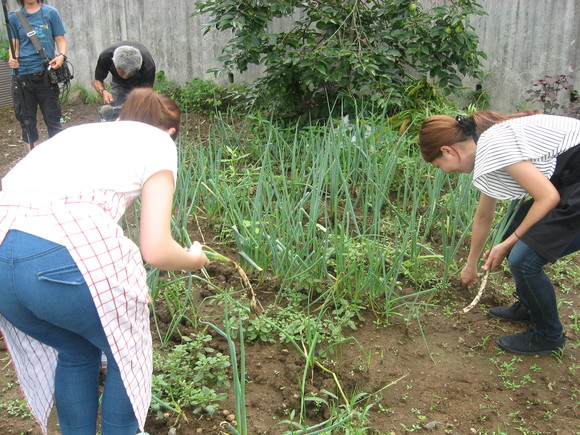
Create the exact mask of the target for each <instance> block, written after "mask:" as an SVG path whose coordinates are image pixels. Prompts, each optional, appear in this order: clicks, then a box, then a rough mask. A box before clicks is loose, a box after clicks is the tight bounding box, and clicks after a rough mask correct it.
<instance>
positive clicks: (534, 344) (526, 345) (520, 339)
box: [497, 329, 565, 355]
mask: <svg viewBox="0 0 580 435" xmlns="http://www.w3.org/2000/svg"><path fill="white" fill-rule="evenodd" d="M497 342H498V344H499V345H500V347H502V348H503V349H505V350H507V351H509V352H512V353H518V354H521V355H551V354H552V353H554V352H559V351H561V350H562V349H564V342H565V340H564V336H563V335H562V336H561V337H560V338H558V339H557V340H546V339H545V338H544V337H542V336H541V335H538V334H537V333H536V332H534V331H532V330H531V329H528V330H527V331H525V332H521V333H519V334H516V335H506V336H505V337H501V338H500V339H499V340H498V341H497Z"/></svg>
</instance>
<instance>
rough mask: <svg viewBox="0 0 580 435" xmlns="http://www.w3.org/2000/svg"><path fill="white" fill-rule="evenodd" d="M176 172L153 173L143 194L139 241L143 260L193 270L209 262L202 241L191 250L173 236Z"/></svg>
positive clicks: (161, 265)
mask: <svg viewBox="0 0 580 435" xmlns="http://www.w3.org/2000/svg"><path fill="white" fill-rule="evenodd" d="M173 191H174V185H173V175H172V173H171V172H170V171H160V172H157V173H155V174H153V175H152V176H151V177H149V179H148V180H147V181H146V182H145V184H144V185H143V189H142V194H141V222H140V242H141V255H142V256H143V260H145V261H146V262H147V263H149V264H151V265H152V266H155V267H157V268H159V269H162V270H184V271H187V272H194V271H196V270H198V269H201V268H202V267H204V266H206V265H208V264H209V260H208V259H207V257H206V256H205V254H204V253H203V251H202V250H201V245H200V244H199V243H194V245H193V246H192V247H191V248H190V250H189V251H187V250H185V249H184V248H183V247H182V246H180V245H179V244H178V243H177V242H176V241H175V240H174V239H173V237H172V236H171V212H172V209H171V207H172V202H173Z"/></svg>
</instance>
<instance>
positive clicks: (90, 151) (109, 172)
mask: <svg viewBox="0 0 580 435" xmlns="http://www.w3.org/2000/svg"><path fill="white" fill-rule="evenodd" d="M161 170H169V171H171V172H172V173H173V176H174V181H175V177H176V173H177V152H176V148H175V144H174V142H173V141H172V140H171V138H170V137H169V136H168V135H167V133H165V132H163V131H161V130H160V129H158V128H155V127H152V126H150V125H148V124H143V123H139V122H133V121H118V122H108V123H95V124H84V125H81V126H78V127H71V128H68V129H65V130H63V131H62V132H61V133H59V135H58V140H49V141H46V142H44V143H43V144H42V145H40V146H38V147H36V148H34V149H33V150H32V151H31V152H30V153H29V154H28V155H27V156H26V158H24V159H23V160H21V161H20V162H19V163H18V164H17V165H16V166H15V167H14V168H13V169H12V170H11V171H10V172H9V173H8V174H7V175H6V176H5V177H4V178H3V179H2V191H1V192H0V196H1V195H2V194H6V195H8V194H9V195H10V196H13V195H17V196H19V197H21V198H22V197H26V198H27V199H29V200H32V201H33V202H35V203H47V202H50V201H52V200H54V199H58V198H62V197H65V196H70V195H74V194H78V193H86V192H91V191H111V192H116V193H120V194H126V195H130V196H132V197H137V196H138V195H139V194H140V193H141V188H142V186H143V184H144V183H145V181H147V179H148V178H149V177H150V176H151V175H153V174H154V173H156V172H159V171H161ZM50 225H51V224H50V223H49V222H48V221H47V219H45V218H44V217H43V216H42V215H40V216H33V217H19V218H17V219H16V221H15V222H14V224H13V225H12V228H13V229H18V230H21V231H25V232H28V233H30V234H34V235H36V236H39V237H43V238H45V239H47V240H51V241H53V242H55V243H60V244H62V240H59V239H56V238H55V233H54V231H52V230H51V228H50Z"/></svg>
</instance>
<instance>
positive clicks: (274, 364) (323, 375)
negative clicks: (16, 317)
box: [0, 98, 580, 435]
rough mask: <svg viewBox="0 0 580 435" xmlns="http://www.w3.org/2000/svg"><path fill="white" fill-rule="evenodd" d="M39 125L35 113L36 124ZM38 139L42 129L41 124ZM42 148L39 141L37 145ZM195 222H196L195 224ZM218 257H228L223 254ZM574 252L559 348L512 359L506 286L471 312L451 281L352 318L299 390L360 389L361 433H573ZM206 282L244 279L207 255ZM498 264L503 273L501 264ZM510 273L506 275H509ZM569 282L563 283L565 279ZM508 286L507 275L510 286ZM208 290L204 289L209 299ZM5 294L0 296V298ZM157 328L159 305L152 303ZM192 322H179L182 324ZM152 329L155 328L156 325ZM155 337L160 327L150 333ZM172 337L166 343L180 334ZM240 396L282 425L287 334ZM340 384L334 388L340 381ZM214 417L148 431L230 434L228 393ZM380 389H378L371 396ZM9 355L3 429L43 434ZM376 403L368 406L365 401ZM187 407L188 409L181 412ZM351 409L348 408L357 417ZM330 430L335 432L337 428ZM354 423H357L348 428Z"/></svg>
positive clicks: (0, 403)
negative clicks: (504, 343)
mask: <svg viewBox="0 0 580 435" xmlns="http://www.w3.org/2000/svg"><path fill="white" fill-rule="evenodd" d="M97 107H98V106H97V105H94V104H93V105H85V104H81V103H78V102H77V103H75V102H74V98H73V102H71V103H69V104H67V105H65V106H64V108H63V109H64V110H63V112H64V119H65V124H64V127H65V128H68V127H71V126H74V125H77V124H83V123H87V122H98V117H97ZM40 124H42V123H40ZM209 124H210V120H208V119H203V118H199V117H197V118H196V119H195V122H189V123H188V125H189V126H193V127H190V128H192V129H197V131H192V133H194V134H195V137H198V134H200V133H201V135H203V134H204V131H203V130H204V129H206V128H207V126H208V125H209ZM0 132H1V136H0V176H3V175H4V174H5V173H6V172H8V170H10V168H11V167H12V166H13V165H15V164H16V163H17V162H18V161H19V160H20V159H21V158H22V157H24V156H25V155H26V147H25V145H24V144H23V143H22V141H21V140H20V129H19V126H18V123H17V122H16V120H15V119H14V115H13V112H12V109H11V108H3V109H0ZM42 135H43V136H42V137H44V138H45V137H46V132H45V131H44V132H43V133H42ZM41 146H42V145H41ZM200 225H203V224H200ZM193 232H197V234H193V235H192V239H198V240H201V241H204V242H205V243H207V244H210V245H211V242H212V238H211V228H209V227H208V228H204V227H203V226H201V227H196V229H194V230H193ZM226 255H234V253H233V252H229V253H227V252H226ZM579 264H580V257H578V256H576V257H574V258H573V259H572V260H568V262H567V263H566V267H562V268H559V269H551V270H550V273H551V274H553V275H556V274H557V275H558V276H557V277H556V276H555V282H556V286H557V291H558V298H559V300H560V316H561V319H562V321H563V323H564V324H565V329H566V331H565V332H566V336H567V347H566V350H565V352H564V354H563V355H561V356H559V357H553V356H542V357H518V356H515V355H511V354H506V353H504V352H502V351H501V350H500V349H499V348H498V347H497V344H496V341H497V338H498V337H500V336H502V335H506V334H512V333H517V332H519V331H522V330H524V329H525V328H526V325H523V324H515V323H508V322H502V321H499V320H496V319H492V318H490V317H489V316H488V315H487V314H486V310H487V308H488V307H489V306H491V305H494V304H498V303H503V304H505V303H511V301H510V298H509V296H508V295H509V290H508V291H506V289H505V287H504V288H503V290H500V288H498V287H499V286H496V285H494V283H493V282H491V280H490V283H488V288H487V290H486V293H485V294H484V296H483V298H482V300H481V302H480V303H479V304H478V305H477V306H476V307H475V308H474V309H473V310H472V311H471V312H469V313H467V314H459V310H460V309H461V308H463V307H464V306H466V305H467V304H468V303H469V302H470V301H471V300H472V299H473V297H474V293H475V290H467V289H464V288H461V286H460V285H459V284H458V283H457V282H455V283H454V284H453V285H451V286H450V288H449V289H448V291H447V292H446V295H442V296H441V297H440V298H438V299H437V304H435V305H434V306H432V307H430V308H428V309H425V310H421V311H420V312H419V317H416V316H409V315H408V314H409V313H402V314H403V316H397V315H395V316H391V318H390V319H389V322H388V324H387V323H386V322H385V321H384V319H377V318H376V317H375V316H374V315H373V314H372V313H371V312H368V313H367V314H366V316H365V318H364V319H361V320H360V321H358V322H357V325H356V326H357V329H356V330H352V331H346V333H347V334H348V335H349V336H351V337H352V338H354V340H349V341H348V342H347V343H346V344H343V345H342V346H341V347H340V348H338V349H336V353H335V354H334V355H333V356H331V357H330V358H329V359H327V360H324V361H322V363H323V364H324V369H322V368H320V367H315V368H314V369H308V370H307V377H306V383H307V385H306V387H305V389H306V391H307V392H311V393H314V394H317V395H318V396H319V397H322V398H328V395H327V393H326V391H328V392H332V394H336V395H337V396H338V397H339V402H340V403H343V399H342V396H341V393H340V390H342V391H343V392H344V394H345V397H346V398H347V400H350V399H352V398H353V397H355V395H356V394H358V393H369V394H370V395H369V396H367V400H366V401H363V402H362V404H361V405H359V407H358V408H357V409H358V410H360V411H362V410H364V407H365V406H366V405H368V406H369V409H368V412H367V413H366V418H367V420H366V421H364V422H363V421H361V422H360V425H359V427H367V429H366V430H361V431H360V432H357V433H369V434H403V433H406V432H411V431H421V432H423V431H426V432H430V433H434V434H472V433H479V434H500V433H501V434H516V433H518V434H540V433H541V434H554V433H560V434H578V433H579V431H580V426H579V422H580V402H579V400H580V380H579V376H578V372H579V368H580V358H579V357H580V347H579V345H578V344H579V342H580V332H579V330H578V328H579V322H580V319H578V313H580V297H579V295H578V289H577V285H578V282H579V278H578V277H579V275H580V267H579ZM208 273H209V276H210V277H211V280H212V282H213V283H214V284H215V285H216V286H217V287H219V288H230V287H237V288H241V285H240V280H239V276H237V273H236V271H235V270H233V269H232V268H229V267H226V266H224V265H215V264H212V265H210V267H209V268H208ZM501 273H502V274H505V272H501ZM505 275H506V282H507V283H509V282H510V281H509V276H507V274H505ZM569 284H572V287H571V288H570V285H569ZM508 285H509V284H508ZM255 290H256V292H257V296H258V299H259V300H260V301H261V302H262V304H263V305H267V304H268V303H274V297H275V294H276V292H277V287H276V285H275V283H274V282H273V281H272V282H270V281H268V280H266V281H265V282H260V283H257V282H256V283H255ZM212 292H213V290H212V286H210V285H205V286H202V287H200V289H199V292H198V298H199V301H200V305H201V309H200V310H201V311H200V315H201V316H202V317H204V318H207V319H210V320H211V321H218V320H219V314H220V313H219V306H217V305H211V304H205V303H204V304H202V300H204V298H207V297H208V296H211V294H212ZM206 300H207V299H206ZM0 303H1V301H0ZM157 309H158V312H159V315H158V322H159V325H160V329H161V330H163V328H164V327H166V326H164V322H168V321H169V320H170V319H169V318H168V316H167V315H164V310H163V306H162V304H161V303H160V302H159V305H158V306H157ZM190 327H191V326H190V325H187V324H186V323H184V324H183V325H181V331H180V332H181V333H182V334H183V333H187V332H188V328H190ZM152 330H155V329H154V328H152ZM154 337H155V339H156V342H157V343H158V342H159V340H158V339H157V334H154ZM179 341H180V338H179V336H175V337H173V340H172V341H170V344H171V343H178V342H179ZM210 345H211V346H212V347H213V348H214V349H217V350H219V351H221V352H223V353H225V354H229V352H228V348H227V344H226V343H225V342H224V340H222V339H221V338H220V337H219V336H217V335H214V338H213V340H212V342H211V343H210ZM245 351H246V370H247V374H246V382H247V384H246V406H247V422H248V423H247V425H248V434H250V435H256V434H282V433H284V431H285V430H288V428H289V426H288V425H286V424H283V423H281V422H282V421H284V420H288V419H289V412H290V410H291V409H299V407H300V403H299V398H300V386H299V385H300V381H301V379H302V374H303V372H304V366H305V361H304V359H303V358H302V357H301V356H300V354H299V353H298V352H297V350H296V349H295V348H293V347H292V346H291V345H289V344H269V343H258V344H251V345H246V349H245ZM339 385H340V389H339V388H338V386H339ZM229 393H230V394H229V398H228V399H227V400H226V401H225V402H224V404H223V406H222V407H221V408H220V409H219V410H218V411H216V412H215V413H214V414H213V415H201V416H199V415H194V414H193V413H191V411H190V410H189V411H188V412H186V413H185V416H183V415H182V416H181V417H180V418H177V416H176V415H174V414H172V413H170V412H167V413H165V414H163V415H162V416H159V415H156V414H154V413H151V415H150V416H149V417H148V420H147V425H146V428H145V429H146V432H148V433H149V434H151V435H165V434H176V435H186V434H187V435H188V434H208V435H213V434H222V433H223V434H227V433H231V432H229V431H228V429H227V422H228V421H231V420H232V419H233V418H234V417H235V416H234V412H233V410H234V403H233V399H232V394H231V393H232V392H231V391H229ZM372 393H377V394H372ZM22 403H23V402H22V395H21V393H20V390H19V387H18V384H17V380H16V378H15V375H14V370H13V368H12V365H11V362H10V357H9V354H8V353H7V352H6V347H5V345H4V342H3V341H2V340H1V339H0V435H5V434H40V430H39V428H38V426H37V425H36V423H35V422H34V421H33V420H32V419H31V417H30V416H29V415H27V413H26V409H25V407H22V406H19V405H21V404H22ZM370 405H372V406H370ZM186 411H187V410H186ZM308 416H309V419H310V421H308V422H307V423H308V424H310V425H314V424H316V423H319V422H321V421H323V420H324V419H326V418H328V416H329V411H328V409H327V408H326V407H325V406H320V407H308ZM356 418H357V416H356V415H353V421H355V420H356ZM58 433H60V432H59V431H58V425H57V421H56V418H55V416H54V413H53V415H52V416H51V420H50V425H49V434H51V435H52V434H58ZM333 433H342V432H340V431H339V430H336V431H335V432H333ZM349 433H354V432H349Z"/></svg>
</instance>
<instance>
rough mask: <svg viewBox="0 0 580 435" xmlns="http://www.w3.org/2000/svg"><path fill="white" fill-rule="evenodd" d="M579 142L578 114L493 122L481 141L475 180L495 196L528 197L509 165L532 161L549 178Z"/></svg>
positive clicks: (484, 189)
mask: <svg viewBox="0 0 580 435" xmlns="http://www.w3.org/2000/svg"><path fill="white" fill-rule="evenodd" d="M579 143H580V120H578V119H574V118H568V117H564V116H554V115H532V116H524V117H521V118H515V119H511V120H508V121H505V122H502V123H499V124H496V125H493V126H492V127H490V128H489V129H487V130H486V131H485V132H484V133H482V135H481V136H480V138H479V140H478V142H477V152H476V156H475V166H474V170H473V184H474V186H475V187H476V188H477V189H478V190H480V191H481V192H483V193H485V194H486V195H488V196H490V197H492V198H496V199H518V198H524V197H526V196H527V195H528V192H526V191H525V190H524V189H523V188H522V187H521V186H520V185H519V184H518V183H517V182H516V181H515V180H514V179H513V178H512V177H511V175H509V174H508V173H507V172H506V170H505V167H506V166H509V165H513V164H515V163H519V162H523V161H531V162H532V163H533V164H534V166H536V167H537V168H538V169H539V170H540V172H542V174H544V175H545V176H546V177H547V178H548V179H549V178H550V177H551V176H552V174H553V173H554V170H555V168H556V160H557V158H558V156H559V155H560V154H562V153H564V152H565V151H566V150H568V149H570V148H572V147H573V146H575V145H577V144H579Z"/></svg>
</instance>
